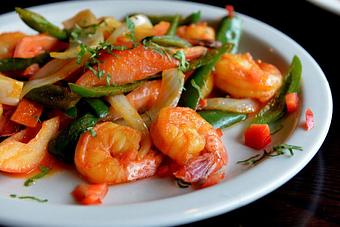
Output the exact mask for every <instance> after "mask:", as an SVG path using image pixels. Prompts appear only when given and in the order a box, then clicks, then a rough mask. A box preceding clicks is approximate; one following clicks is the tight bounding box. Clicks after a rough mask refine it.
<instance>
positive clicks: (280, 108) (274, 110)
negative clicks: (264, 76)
mask: <svg viewBox="0 0 340 227" xmlns="http://www.w3.org/2000/svg"><path fill="white" fill-rule="evenodd" d="M301 74H302V63H301V60H300V59H299V57H298V56H294V57H293V60H292V62H291V64H290V67H289V70H288V73H287V75H286V76H285V79H284V82H283V85H282V87H281V89H280V91H279V92H278V94H277V95H276V96H275V97H274V98H273V99H272V100H271V101H270V102H269V103H268V104H267V105H266V106H264V107H263V108H262V110H261V111H260V112H259V113H258V114H257V115H256V117H255V118H254V119H253V120H252V122H251V123H252V124H268V125H269V127H270V131H271V133H274V132H276V131H277V130H279V129H280V128H281V127H282V125H281V122H280V120H281V119H282V118H283V117H285V116H286V113H287V109H286V101H285V96H286V95H287V94H288V93H293V92H297V93H298V92H299V90H300V81H301Z"/></svg>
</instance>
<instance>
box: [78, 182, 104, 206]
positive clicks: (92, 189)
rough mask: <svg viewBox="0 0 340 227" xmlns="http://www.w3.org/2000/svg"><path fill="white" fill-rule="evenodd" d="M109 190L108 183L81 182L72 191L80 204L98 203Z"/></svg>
mask: <svg viewBox="0 0 340 227" xmlns="http://www.w3.org/2000/svg"><path fill="white" fill-rule="evenodd" d="M107 192H108V187H107V184H80V185H78V186H77V187H76V188H75V189H74V190H73V191H72V195H73V197H74V199H75V200H76V201H77V202H78V203H80V204H83V205H96V204H101V203H102V199H103V198H104V197H105V195H106V194H107Z"/></svg>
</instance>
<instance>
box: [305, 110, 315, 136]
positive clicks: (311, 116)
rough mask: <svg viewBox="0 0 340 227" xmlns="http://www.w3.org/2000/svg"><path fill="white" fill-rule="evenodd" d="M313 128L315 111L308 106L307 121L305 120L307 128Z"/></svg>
mask: <svg viewBox="0 0 340 227" xmlns="http://www.w3.org/2000/svg"><path fill="white" fill-rule="evenodd" d="M312 128H314V113H313V111H312V110H311V109H310V108H308V109H307V110H306V122H305V129H306V130H307V131H309V130H311V129H312Z"/></svg>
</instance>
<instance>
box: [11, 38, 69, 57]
mask: <svg viewBox="0 0 340 227" xmlns="http://www.w3.org/2000/svg"><path fill="white" fill-rule="evenodd" d="M65 48H67V44H66V43H63V42H61V41H59V40H57V39H56V38H54V37H51V36H48V35H45V34H39V35H32V36H26V37H24V38H22V39H21V41H20V42H19V43H18V44H17V46H16V47H15V51H14V57H15V58H32V57H35V56H37V55H39V54H42V53H44V52H46V51H59V50H62V49H65Z"/></svg>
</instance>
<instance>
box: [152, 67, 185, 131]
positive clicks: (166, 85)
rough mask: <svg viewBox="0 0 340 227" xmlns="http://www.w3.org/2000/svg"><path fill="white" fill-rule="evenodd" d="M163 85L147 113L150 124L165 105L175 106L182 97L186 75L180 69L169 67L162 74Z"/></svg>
mask: <svg viewBox="0 0 340 227" xmlns="http://www.w3.org/2000/svg"><path fill="white" fill-rule="evenodd" d="M162 78H163V79H162V85H161V90H160V94H159V96H158V98H157V100H156V103H155V104H154V105H153V106H152V108H151V109H150V110H149V111H147V112H146V113H145V115H146V116H147V118H146V119H147V120H146V124H147V125H148V126H150V125H151V123H152V122H153V121H154V120H155V119H156V117H157V116H158V114H159V111H160V110H161V109H162V108H164V107H175V106H177V103H178V101H179V99H180V96H181V94H182V91H183V85H184V75H183V73H182V72H181V71H180V70H178V69H169V70H166V71H164V72H163V74H162Z"/></svg>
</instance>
